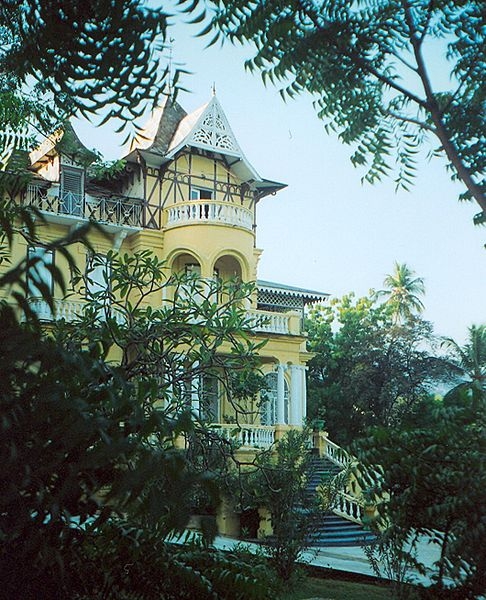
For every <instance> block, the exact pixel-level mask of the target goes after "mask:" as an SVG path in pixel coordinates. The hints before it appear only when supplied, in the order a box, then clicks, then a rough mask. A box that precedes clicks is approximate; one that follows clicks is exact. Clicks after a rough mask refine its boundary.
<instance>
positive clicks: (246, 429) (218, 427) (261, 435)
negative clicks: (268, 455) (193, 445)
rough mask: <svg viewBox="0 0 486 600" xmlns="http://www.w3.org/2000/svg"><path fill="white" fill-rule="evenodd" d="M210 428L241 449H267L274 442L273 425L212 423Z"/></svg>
mask: <svg viewBox="0 0 486 600" xmlns="http://www.w3.org/2000/svg"><path fill="white" fill-rule="evenodd" d="M211 429H212V430H213V431H214V432H216V433H218V434H219V435H220V436H221V437H222V438H223V439H225V440H229V441H233V442H235V443H236V444H237V445H238V447H239V448H241V449H242V450H245V449H246V450H250V449H262V450H267V449H268V448H270V446H272V444H273V443H274V442H275V439H276V437H275V433H276V431H275V427H274V426H273V425H236V424H221V423H214V424H213V425H211Z"/></svg>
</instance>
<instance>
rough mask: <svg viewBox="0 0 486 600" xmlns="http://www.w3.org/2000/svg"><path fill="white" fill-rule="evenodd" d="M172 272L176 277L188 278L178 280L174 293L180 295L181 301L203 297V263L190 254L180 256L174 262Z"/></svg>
mask: <svg viewBox="0 0 486 600" xmlns="http://www.w3.org/2000/svg"><path fill="white" fill-rule="evenodd" d="M171 271H172V274H173V275H176V276H182V275H186V276H187V277H184V278H183V279H176V289H175V292H174V293H176V294H178V296H179V298H180V299H188V298H190V297H194V298H198V297H199V296H200V295H201V293H202V287H201V284H200V280H201V263H200V262H199V261H198V259H197V258H196V257H195V256H193V255H192V254H189V252H185V253H183V254H179V255H178V256H176V258H175V259H174V261H173V262H172V269H171Z"/></svg>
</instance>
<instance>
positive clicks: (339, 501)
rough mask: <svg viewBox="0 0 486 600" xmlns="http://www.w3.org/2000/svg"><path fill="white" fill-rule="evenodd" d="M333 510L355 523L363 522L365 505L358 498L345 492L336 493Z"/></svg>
mask: <svg viewBox="0 0 486 600" xmlns="http://www.w3.org/2000/svg"><path fill="white" fill-rule="evenodd" d="M332 512H333V513H334V514H336V515H339V516H340V517H343V518H345V519H349V520H350V521H354V522H355V523H360V524H362V523H363V505H362V504H361V502H359V500H358V499H357V498H355V497H354V496H350V495H349V494H346V493H345V492H337V493H336V496H335V498H334V499H333V502H332Z"/></svg>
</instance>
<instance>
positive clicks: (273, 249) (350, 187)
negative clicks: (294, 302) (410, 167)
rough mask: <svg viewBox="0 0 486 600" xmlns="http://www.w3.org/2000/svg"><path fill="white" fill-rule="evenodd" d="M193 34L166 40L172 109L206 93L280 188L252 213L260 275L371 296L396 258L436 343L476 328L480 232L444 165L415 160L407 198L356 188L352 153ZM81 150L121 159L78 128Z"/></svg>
mask: <svg viewBox="0 0 486 600" xmlns="http://www.w3.org/2000/svg"><path fill="white" fill-rule="evenodd" d="M194 32H195V30H194V27H182V26H180V25H179V26H178V27H177V28H176V29H175V30H174V31H173V33H172V34H171V35H172V37H173V38H175V41H174V44H173V56H174V60H175V61H177V62H179V63H185V66H186V68H187V69H188V70H190V71H192V72H193V74H192V75H190V76H187V77H185V79H184V81H183V83H184V85H185V87H187V88H188V89H190V90H191V93H184V92H183V93H181V94H180V96H179V98H178V100H179V102H180V103H181V104H182V106H183V107H184V108H185V109H186V111H188V112H190V111H192V110H194V109H195V108H197V107H199V106H200V105H202V104H204V103H206V102H207V101H208V100H209V99H210V97H211V88H212V85H213V82H214V83H215V85H216V94H217V96H218V99H219V101H220V103H221V104H222V106H223V109H224V110H225V113H226V116H227V117H228V120H229V122H230V125H231V127H232V129H233V131H234V133H235V135H236V137H237V139H238V141H239V143H240V145H241V147H242V149H243V151H244V152H245V154H246V156H247V158H248V160H249V161H250V163H251V164H252V165H253V166H254V167H255V168H256V170H257V171H258V172H259V174H260V175H261V176H262V177H265V178H268V179H273V180H276V181H281V182H284V183H286V184H288V188H286V189H285V190H283V191H282V192H280V193H278V194H277V195H276V196H274V197H272V196H270V197H267V198H265V199H264V200H263V201H262V202H261V204H260V205H259V210H258V230H257V242H258V246H259V247H260V248H263V249H264V253H263V256H262V258H261V261H260V268H259V277H260V278H261V279H268V280H272V281H278V282H282V283H286V284H290V285H297V286H301V287H306V288H310V289H315V290H320V291H323V292H329V293H331V294H332V295H335V296H340V295H342V294H344V293H347V292H349V291H351V290H354V291H355V292H356V293H357V294H359V295H363V294H367V293H368V290H369V289H370V288H375V289H380V288H381V286H382V282H383V279H384V277H385V275H386V274H387V273H389V272H391V271H392V268H393V263H394V261H395V260H397V261H399V262H406V263H407V264H408V265H409V266H410V267H412V268H413V269H414V270H415V271H416V272H417V274H418V275H420V276H421V277H423V278H424V279H425V284H426V292H427V295H426V298H425V305H426V312H425V317H426V318H427V319H429V320H430V321H432V322H433V323H434V325H435V330H436V332H437V333H438V334H439V335H447V336H452V337H454V338H455V339H457V340H458V341H461V342H462V341H463V340H464V337H465V335H466V329H467V327H468V326H469V325H471V324H473V323H476V324H478V323H484V322H486V250H485V249H484V247H483V245H484V243H485V242H486V229H485V228H480V227H474V226H473V224H472V217H473V215H474V214H475V213H477V212H479V208H478V207H477V206H476V205H475V204H472V203H471V204H464V203H462V204H461V203H459V202H458V200H457V195H458V193H459V191H461V187H460V186H458V185H454V184H453V183H452V182H450V180H449V176H448V174H447V173H446V171H445V168H444V163H443V162H441V161H440V160H438V159H432V161H430V162H429V161H427V160H426V159H425V157H424V159H423V160H422V161H421V164H420V165H419V174H418V178H417V180H416V182H415V185H414V186H413V187H412V190H411V192H405V191H400V192H398V193H395V190H394V183H393V181H392V180H391V179H390V180H385V181H384V182H382V183H381V184H377V185H374V186H370V185H369V184H364V185H362V184H361V182H360V177H361V174H362V173H360V171H359V170H357V169H355V168H354V167H353V166H352V165H351V163H350V161H349V155H350V153H351V148H350V147H347V146H343V145H341V144H340V143H339V142H338V141H337V139H336V138H335V137H331V136H328V135H326V133H325V132H324V129H323V126H322V123H321V122H320V121H319V119H318V118H317V116H316V114H315V112H314V109H313V107H312V100H311V99H310V98H309V97H305V96H302V97H300V98H298V99H297V100H294V101H290V102H288V103H287V104H285V103H284V102H283V101H282V100H281V98H280V96H279V94H278V91H277V90H276V89H275V88H265V87H264V86H263V84H262V82H261V79H260V77H259V76H258V75H256V74H255V75H251V74H249V73H245V71H244V69H243V60H244V58H247V57H248V56H249V54H248V52H244V51H243V50H242V49H241V48H234V47H231V46H230V45H228V46H227V47H226V46H225V48H224V49H221V48H220V47H219V46H215V47H212V48H210V49H207V50H205V49H204V44H205V42H204V41H203V40H200V39H195V38H194V37H193V35H194ZM76 129H77V131H78V133H79V135H80V137H81V139H82V140H83V142H84V143H85V144H86V145H87V146H88V147H97V148H98V149H99V150H100V151H101V152H102V153H103V154H104V155H105V156H106V158H115V157H118V156H120V154H121V151H120V147H119V144H120V143H121V139H120V138H119V137H117V136H115V134H113V133H112V131H113V130H114V129H115V126H114V125H110V124H108V125H107V126H105V127H104V128H103V131H102V132H99V131H98V132H96V131H95V130H94V129H93V128H92V127H90V126H89V125H80V126H77V127H76Z"/></svg>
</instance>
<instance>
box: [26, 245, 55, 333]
mask: <svg viewBox="0 0 486 600" xmlns="http://www.w3.org/2000/svg"><path fill="white" fill-rule="evenodd" d="M27 257H28V260H29V269H28V272H27V295H28V297H29V298H30V301H29V305H30V308H31V309H32V310H33V311H34V312H35V313H36V314H37V317H38V318H39V319H41V320H44V321H51V320H52V318H53V314H52V310H51V308H50V306H49V304H48V303H47V302H46V301H45V300H44V299H43V297H45V296H46V294H47V295H50V296H51V297H52V296H53V294H54V280H53V278H52V272H51V271H50V269H49V267H50V266H51V265H52V264H53V263H54V253H53V251H52V250H46V249H45V248H43V247H42V246H31V247H30V248H29V249H28V250H27Z"/></svg>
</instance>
